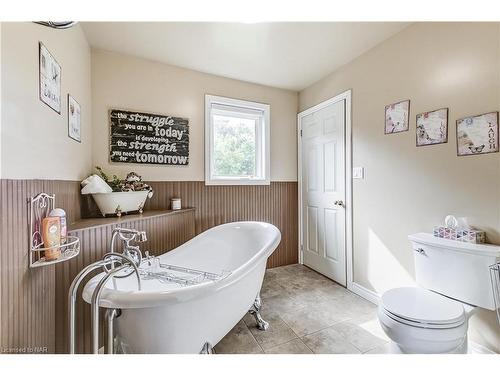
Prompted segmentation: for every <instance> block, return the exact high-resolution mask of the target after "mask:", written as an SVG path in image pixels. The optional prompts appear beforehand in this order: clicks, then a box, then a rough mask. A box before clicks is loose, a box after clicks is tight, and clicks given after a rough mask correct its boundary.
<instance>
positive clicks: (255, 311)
mask: <svg viewBox="0 0 500 375" xmlns="http://www.w3.org/2000/svg"><path fill="white" fill-rule="evenodd" d="M261 308H262V300H261V298H260V295H258V296H257V297H256V298H255V301H254V303H253V306H252V308H251V309H250V311H249V313H250V314H251V315H252V316H253V317H254V318H255V322H256V323H257V328H259V329H260V330H261V331H267V329H268V328H269V323H268V322H266V321H265V320H264V319H262V316H261V315H260V309H261Z"/></svg>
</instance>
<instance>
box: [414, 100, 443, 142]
mask: <svg viewBox="0 0 500 375" xmlns="http://www.w3.org/2000/svg"><path fill="white" fill-rule="evenodd" d="M446 142H448V108H441V109H436V110H435V111H430V112H424V113H419V114H418V115H417V146H428V145H436V144H439V143H446Z"/></svg>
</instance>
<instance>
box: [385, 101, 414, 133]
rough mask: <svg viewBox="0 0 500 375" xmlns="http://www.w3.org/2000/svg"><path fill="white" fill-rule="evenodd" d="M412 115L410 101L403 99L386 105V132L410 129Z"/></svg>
mask: <svg viewBox="0 0 500 375" xmlns="http://www.w3.org/2000/svg"><path fill="white" fill-rule="evenodd" d="M409 115H410V101H409V100H403V101H401V102H398V103H394V104H389V105H386V106H385V128H384V132H385V134H393V133H401V132H405V131H408V129H409V125H408V124H409V122H408V118H409Z"/></svg>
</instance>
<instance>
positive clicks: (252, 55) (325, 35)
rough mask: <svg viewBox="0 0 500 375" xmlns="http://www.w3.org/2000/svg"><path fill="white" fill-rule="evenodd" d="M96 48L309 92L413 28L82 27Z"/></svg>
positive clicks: (277, 25)
mask: <svg viewBox="0 0 500 375" xmlns="http://www.w3.org/2000/svg"><path fill="white" fill-rule="evenodd" d="M82 26H83V29H84V31H85V33H86V35H87V38H88V41H89V43H90V45H91V46H92V47H95V48H100V49H106V50H110V51H115V52H121V53H126V54H130V55H134V56H138V57H143V58H146V59H151V60H155V61H160V62H164V63H167V64H171V65H177V66H180V67H183V68H188V69H193V70H197V71H200V72H205V73H211V74H216V75H220V76H224V77H229V78H235V79H239V80H242V81H248V82H254V83H259V84H263V85H268V86H273V87H279V88H284V89H291V90H297V91H298V90H302V89H303V88H305V87H307V86H309V85H311V84H312V83H314V82H316V81H318V80H319V79H321V78H323V77H325V76H326V75H328V74H329V73H331V72H333V71H335V70H336V69H338V68H339V67H340V66H342V65H344V64H346V63H347V62H349V61H351V60H353V59H354V58H356V57H357V56H359V55H361V54H363V53H364V52H366V51H367V50H369V49H370V48H372V47H374V46H375V45H377V44H379V43H380V42H382V41H384V40H385V39H387V38H389V37H390V36H392V35H394V34H396V33H397V32H399V31H400V30H402V29H403V28H405V27H406V26H408V23H401V22H398V23H396V22H379V23H369V22H347V23H341V22H330V23H298V22H291V23H255V24H245V23H216V22H210V23H194V22H184V23H181V22H82Z"/></svg>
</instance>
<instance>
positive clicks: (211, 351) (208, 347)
mask: <svg viewBox="0 0 500 375" xmlns="http://www.w3.org/2000/svg"><path fill="white" fill-rule="evenodd" d="M200 354H215V352H214V348H213V347H212V344H210V343H209V342H208V341H207V342H206V343H205V344H203V348H201V351H200Z"/></svg>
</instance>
